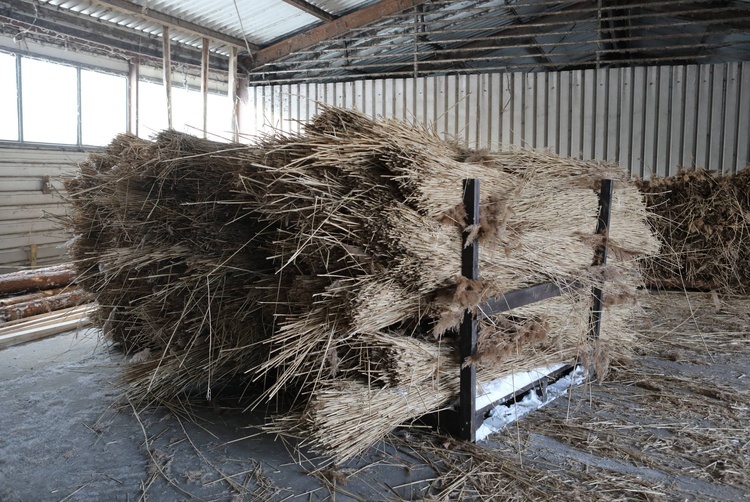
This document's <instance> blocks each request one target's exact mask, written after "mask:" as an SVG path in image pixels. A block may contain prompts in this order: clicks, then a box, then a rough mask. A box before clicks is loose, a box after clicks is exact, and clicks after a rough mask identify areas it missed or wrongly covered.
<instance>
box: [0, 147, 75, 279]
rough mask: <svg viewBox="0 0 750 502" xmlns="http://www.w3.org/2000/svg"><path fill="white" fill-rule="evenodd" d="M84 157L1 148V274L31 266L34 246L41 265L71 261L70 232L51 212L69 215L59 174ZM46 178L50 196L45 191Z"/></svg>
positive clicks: (71, 153) (73, 166) (59, 152)
mask: <svg viewBox="0 0 750 502" xmlns="http://www.w3.org/2000/svg"><path fill="white" fill-rule="evenodd" d="M84 157H85V154H84V153H79V152H70V151H50V150H31V149H18V148H8V149H2V150H0V273H6V272H12V271H15V270H18V269H19V268H21V267H28V266H29V264H30V256H31V255H30V249H31V245H32V244H36V245H37V263H38V264H39V265H46V264H54V263H60V262H63V261H66V260H67V258H66V257H65V249H64V248H63V247H62V246H63V244H64V243H65V242H66V241H68V240H69V239H70V235H69V234H68V233H67V232H66V231H65V229H64V228H62V226H61V225H60V224H59V223H58V222H55V221H53V220H52V219H50V216H54V215H61V214H65V212H66V210H67V209H66V206H65V204H63V202H62V200H61V198H60V195H59V193H58V191H60V192H61V191H62V190H63V186H62V179H61V177H62V176H64V175H68V174H72V173H74V172H75V163H76V162H78V161H80V160H83V158H84ZM45 176H49V179H50V188H51V193H49V194H45V193H44V192H43V191H42V188H43V184H44V182H43V180H44V177H45Z"/></svg>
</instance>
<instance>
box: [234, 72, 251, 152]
mask: <svg viewBox="0 0 750 502" xmlns="http://www.w3.org/2000/svg"><path fill="white" fill-rule="evenodd" d="M247 83H248V81H247V77H244V76H243V77H240V78H238V79H237V108H236V117H237V134H236V137H235V141H239V137H240V135H241V134H242V131H243V128H244V127H247V124H248V123H249V121H250V120H251V117H255V115H254V114H255V110H251V111H250V112H248V109H247V104H248V99H249V95H248V89H247Z"/></svg>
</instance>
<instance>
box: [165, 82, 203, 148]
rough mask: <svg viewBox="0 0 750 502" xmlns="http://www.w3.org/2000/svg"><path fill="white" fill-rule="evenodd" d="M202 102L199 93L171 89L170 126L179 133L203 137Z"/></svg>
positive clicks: (181, 88)
mask: <svg viewBox="0 0 750 502" xmlns="http://www.w3.org/2000/svg"><path fill="white" fill-rule="evenodd" d="M202 114H203V101H202V99H201V93H200V92H199V91H193V90H190V89H185V88H184V87H172V124H173V125H174V128H175V129H176V130H178V131H181V132H186V133H189V134H193V135H195V136H203V115H202Z"/></svg>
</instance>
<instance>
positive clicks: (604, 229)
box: [589, 180, 614, 340]
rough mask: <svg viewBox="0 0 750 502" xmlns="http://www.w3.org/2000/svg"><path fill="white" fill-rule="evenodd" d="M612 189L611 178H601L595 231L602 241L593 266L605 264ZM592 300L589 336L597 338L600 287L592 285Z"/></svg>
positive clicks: (600, 316)
mask: <svg viewBox="0 0 750 502" xmlns="http://www.w3.org/2000/svg"><path fill="white" fill-rule="evenodd" d="M613 191H614V181H613V180H602V188H601V191H600V192H599V218H598V219H597V221H596V233H597V235H601V236H602V238H603V243H602V245H601V246H599V247H598V248H597V250H596V253H595V254H594V263H593V265H594V266H597V265H606V264H607V239H608V238H609V220H610V213H611V210H612V193H613ZM593 292H594V302H593V305H592V307H591V318H590V319H591V321H590V328H589V329H590V330H589V338H590V339H591V340H596V339H597V338H599V331H600V330H601V324H602V306H603V303H604V291H602V288H600V287H594V291H593Z"/></svg>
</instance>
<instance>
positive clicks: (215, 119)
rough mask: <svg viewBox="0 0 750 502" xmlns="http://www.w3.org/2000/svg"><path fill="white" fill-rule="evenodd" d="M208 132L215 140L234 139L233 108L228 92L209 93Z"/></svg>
mask: <svg viewBox="0 0 750 502" xmlns="http://www.w3.org/2000/svg"><path fill="white" fill-rule="evenodd" d="M207 122H208V133H209V134H210V135H211V136H215V137H212V138H211V139H213V140H224V141H233V138H232V109H231V107H230V104H229V96H227V95H226V94H209V95H208V121H207Z"/></svg>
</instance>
